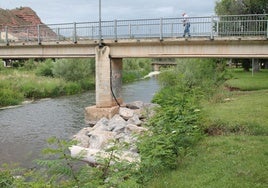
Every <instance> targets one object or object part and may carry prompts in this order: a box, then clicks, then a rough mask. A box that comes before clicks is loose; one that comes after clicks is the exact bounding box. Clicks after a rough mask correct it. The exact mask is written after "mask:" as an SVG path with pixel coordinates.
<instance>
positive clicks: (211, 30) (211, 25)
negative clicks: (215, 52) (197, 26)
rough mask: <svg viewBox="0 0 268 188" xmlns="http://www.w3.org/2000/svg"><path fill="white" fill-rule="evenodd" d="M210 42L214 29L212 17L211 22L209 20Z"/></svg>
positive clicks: (212, 17)
mask: <svg viewBox="0 0 268 188" xmlns="http://www.w3.org/2000/svg"><path fill="white" fill-rule="evenodd" d="M210 21H211V22H210V40H213V39H214V31H213V28H214V16H211V20H210Z"/></svg>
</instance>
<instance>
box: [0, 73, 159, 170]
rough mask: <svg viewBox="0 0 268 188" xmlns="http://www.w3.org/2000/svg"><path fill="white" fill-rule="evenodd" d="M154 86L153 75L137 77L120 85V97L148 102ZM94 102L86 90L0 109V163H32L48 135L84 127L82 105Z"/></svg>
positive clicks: (61, 134)
mask: <svg viewBox="0 0 268 188" xmlns="http://www.w3.org/2000/svg"><path fill="white" fill-rule="evenodd" d="M158 88H159V87H158V84H157V80H156V78H150V79H146V80H141V81H138V82H134V83H131V84H127V85H124V86H123V87H122V97H123V100H124V102H132V101H137V100H139V101H143V102H150V101H151V99H152V97H153V95H154V93H155V92H156V91H157V90H158ZM94 104H95V91H89V92H86V93H83V94H79V95H74V96H68V97H60V98H56V99H43V100H39V101H36V102H33V103H30V104H25V105H22V106H19V107H15V108H10V109H5V110H0V165H1V164H3V163H8V164H11V163H13V164H14V163H18V164H19V165H20V166H21V167H28V168H29V167H33V166H34V163H33V162H32V161H33V160H34V159H37V158H40V156H41V150H42V149H43V148H45V147H46V146H47V142H46V140H47V139H48V138H50V137H52V136H56V137H57V138H61V139H68V138H71V137H72V135H74V134H75V133H77V132H78V131H79V130H80V129H81V128H83V127H85V122H84V109H85V107H87V106H91V105H94Z"/></svg>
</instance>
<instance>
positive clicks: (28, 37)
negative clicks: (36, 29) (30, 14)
mask: <svg viewBox="0 0 268 188" xmlns="http://www.w3.org/2000/svg"><path fill="white" fill-rule="evenodd" d="M29 38H30V37H29V29H27V42H29Z"/></svg>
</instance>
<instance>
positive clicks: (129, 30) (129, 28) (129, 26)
mask: <svg viewBox="0 0 268 188" xmlns="http://www.w3.org/2000/svg"><path fill="white" fill-rule="evenodd" d="M128 32H129V38H131V37H132V36H131V35H132V34H131V24H129V25H128Z"/></svg>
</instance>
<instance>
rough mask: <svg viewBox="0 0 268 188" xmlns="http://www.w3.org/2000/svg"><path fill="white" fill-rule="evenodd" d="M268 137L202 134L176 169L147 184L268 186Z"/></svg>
mask: <svg viewBox="0 0 268 188" xmlns="http://www.w3.org/2000/svg"><path fill="white" fill-rule="evenodd" d="M267 158H268V137H266V136H259V137H256V136H246V135H239V136H217V137H207V138H205V139H204V140H203V141H202V142H201V143H200V144H199V145H198V146H197V147H196V148H195V149H194V151H193V153H192V154H191V155H190V156H189V157H187V160H185V161H184V163H183V164H182V165H181V167H180V169H179V170H177V171H173V172H169V173H166V174H165V175H164V176H163V177H161V178H160V179H161V180H160V181H159V180H156V181H155V182H154V183H152V184H151V185H150V186H149V187H150V188H170V187H173V188H180V187H182V188H184V187H185V188H186V187H187V188H204V187H205V188H215V187H220V188H225V187H226V188H257V187H260V188H263V187H267V186H268V160H267Z"/></svg>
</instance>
